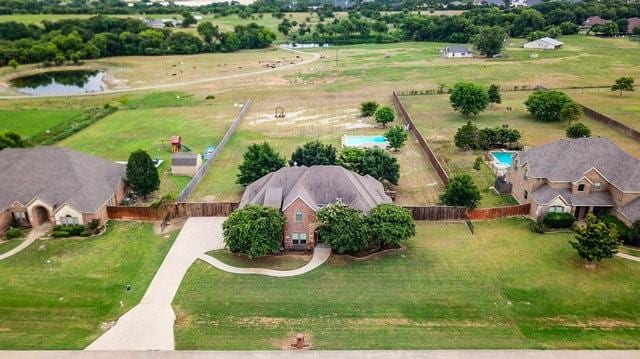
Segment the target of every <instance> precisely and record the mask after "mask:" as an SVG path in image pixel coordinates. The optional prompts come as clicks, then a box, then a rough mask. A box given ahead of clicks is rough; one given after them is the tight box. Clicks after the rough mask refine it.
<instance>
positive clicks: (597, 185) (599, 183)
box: [593, 182, 602, 191]
mask: <svg viewBox="0 0 640 359" xmlns="http://www.w3.org/2000/svg"><path fill="white" fill-rule="evenodd" d="M593 186H594V187H595V189H596V191H599V190H601V189H602V182H596V183H594V185H593Z"/></svg>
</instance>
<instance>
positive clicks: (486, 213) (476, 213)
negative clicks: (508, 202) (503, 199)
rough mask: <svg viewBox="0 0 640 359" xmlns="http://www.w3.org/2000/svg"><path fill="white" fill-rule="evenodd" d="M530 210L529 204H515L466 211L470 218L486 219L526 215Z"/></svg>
mask: <svg viewBox="0 0 640 359" xmlns="http://www.w3.org/2000/svg"><path fill="white" fill-rule="evenodd" d="M530 210H531V204H529V203H526V204H519V205H515V206H506V207H495V208H476V209H473V210H469V211H467V216H468V217H469V219H470V220H476V221H479V220H487V219H499V218H506V217H515V216H526V215H528V214H529V211H530Z"/></svg>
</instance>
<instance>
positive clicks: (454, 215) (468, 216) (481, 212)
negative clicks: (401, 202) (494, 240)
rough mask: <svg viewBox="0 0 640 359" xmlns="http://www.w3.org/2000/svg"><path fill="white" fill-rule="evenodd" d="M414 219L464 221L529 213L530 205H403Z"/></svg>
mask: <svg viewBox="0 0 640 359" xmlns="http://www.w3.org/2000/svg"><path fill="white" fill-rule="evenodd" d="M404 208H406V209H408V210H409V211H410V212H411V214H412V216H413V219H414V220H416V221H466V220H488V219H499V218H507V217H515V216H526V215H528V214H529V210H530V208H531V205H530V204H529V203H527V204H519V205H515V206H506V207H494V208H477V209H468V208H466V207H454V206H404Z"/></svg>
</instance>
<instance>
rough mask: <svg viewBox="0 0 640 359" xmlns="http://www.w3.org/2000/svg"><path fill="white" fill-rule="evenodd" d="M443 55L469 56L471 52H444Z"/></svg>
mask: <svg viewBox="0 0 640 359" xmlns="http://www.w3.org/2000/svg"><path fill="white" fill-rule="evenodd" d="M444 57H446V58H449V59H450V58H454V57H455V58H471V57H473V54H472V53H470V52H445V53H444Z"/></svg>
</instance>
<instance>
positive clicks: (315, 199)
mask: <svg viewBox="0 0 640 359" xmlns="http://www.w3.org/2000/svg"><path fill="white" fill-rule="evenodd" d="M338 200H340V201H342V202H343V203H344V204H346V205H347V206H349V207H352V208H355V209H358V210H360V211H362V212H364V213H368V212H370V211H371V209H373V208H374V207H375V206H377V205H378V204H381V203H390V202H391V198H389V196H387V195H386V194H385V191H384V187H383V186H382V183H380V182H379V181H378V180H376V179H374V178H373V177H371V176H361V175H359V174H357V173H354V172H351V171H349V170H347V169H344V168H343V167H340V166H312V167H305V166H301V167H285V168H281V169H279V170H278V171H275V172H271V173H269V174H268V175H266V176H264V177H262V178H260V179H259V180H257V181H255V182H253V183H252V184H250V185H249V186H247V188H246V189H245V191H244V194H243V195H242V200H241V201H240V207H244V206H246V205H261V206H268V207H273V208H278V209H280V210H281V211H282V213H283V214H284V217H285V220H286V225H285V230H284V239H283V242H284V248H285V249H296V250H301V249H302V250H305V249H306V250H308V249H312V248H313V247H314V245H315V242H316V229H317V226H318V219H317V217H316V212H317V211H318V210H319V209H320V208H322V207H324V206H326V205H329V204H334V203H336V202H337V201H338Z"/></svg>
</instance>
